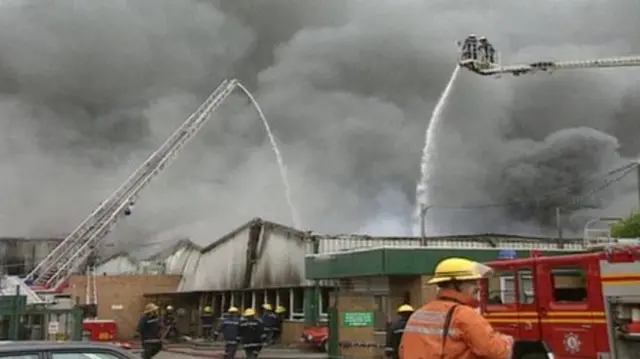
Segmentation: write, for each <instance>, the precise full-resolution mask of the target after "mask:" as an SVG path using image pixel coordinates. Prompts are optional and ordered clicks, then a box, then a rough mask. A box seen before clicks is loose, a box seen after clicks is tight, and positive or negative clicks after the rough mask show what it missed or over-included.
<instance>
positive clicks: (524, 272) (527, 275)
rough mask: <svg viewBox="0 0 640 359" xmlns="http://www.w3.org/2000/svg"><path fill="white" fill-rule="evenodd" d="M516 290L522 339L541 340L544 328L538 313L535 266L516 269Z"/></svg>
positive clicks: (520, 336)
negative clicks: (541, 325)
mask: <svg viewBox="0 0 640 359" xmlns="http://www.w3.org/2000/svg"><path fill="white" fill-rule="evenodd" d="M516 274H517V278H518V280H517V282H516V290H517V294H518V325H519V332H518V333H519V338H520V339H521V340H534V341H535V340H541V339H542V337H541V335H542V328H541V327H540V316H539V314H538V305H539V303H538V300H537V299H536V289H537V288H535V285H534V278H535V273H534V270H533V266H532V265H531V266H526V267H521V268H518V270H517V271H516Z"/></svg>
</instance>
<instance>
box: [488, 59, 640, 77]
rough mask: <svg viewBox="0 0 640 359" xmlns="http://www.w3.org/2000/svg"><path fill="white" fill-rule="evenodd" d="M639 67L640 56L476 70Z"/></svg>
mask: <svg viewBox="0 0 640 359" xmlns="http://www.w3.org/2000/svg"><path fill="white" fill-rule="evenodd" d="M635 66H640V56H629V57H612V58H606V59H593V60H575V61H541V62H534V63H531V64H521V65H507V66H495V67H489V68H487V69H478V71H479V72H481V74H482V75H499V74H513V75H516V76H517V75H522V74H529V73H535V72H539V71H544V72H549V73H551V72H553V71H555V70H565V69H590V68H611V67H635Z"/></svg>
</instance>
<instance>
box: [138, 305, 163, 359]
mask: <svg viewBox="0 0 640 359" xmlns="http://www.w3.org/2000/svg"><path fill="white" fill-rule="evenodd" d="M158 309H159V308H158V306H157V305H155V304H153V303H149V304H147V305H146V306H145V307H144V313H143V314H142V316H141V317H140V320H139V321H138V332H139V333H140V341H141V342H142V343H141V344H142V359H151V358H153V357H154V356H155V355H156V354H158V353H159V352H160V350H162V322H161V320H160V316H159V315H158Z"/></svg>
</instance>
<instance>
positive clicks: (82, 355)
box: [51, 351, 121, 359]
mask: <svg viewBox="0 0 640 359" xmlns="http://www.w3.org/2000/svg"><path fill="white" fill-rule="evenodd" d="M51 358H52V359H120V358H121V357H120V355H118V354H115V353H114V354H111V353H105V352H85V351H81V352H76V353H51Z"/></svg>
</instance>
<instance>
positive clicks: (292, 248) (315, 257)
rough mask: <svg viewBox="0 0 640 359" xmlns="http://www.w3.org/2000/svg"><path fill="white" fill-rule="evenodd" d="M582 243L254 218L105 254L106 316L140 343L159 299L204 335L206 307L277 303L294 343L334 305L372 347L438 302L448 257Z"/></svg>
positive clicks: (101, 274) (75, 294)
mask: <svg viewBox="0 0 640 359" xmlns="http://www.w3.org/2000/svg"><path fill="white" fill-rule="evenodd" d="M581 246H582V241H581V240H567V239H564V240H562V241H557V240H549V239H543V238H522V237H515V236H499V235H480V236H457V237H443V238H429V239H428V240H425V239H423V238H419V237H409V238H398V237H370V236H366V235H324V234H319V233H313V232H305V231H301V230H297V229H295V228H291V227H288V226H284V225H281V224H277V223H273V222H269V221H265V220H262V219H260V218H255V219H253V220H251V221H249V222H247V223H245V224H243V225H241V226H240V227H238V228H237V229H235V230H233V231H231V232H230V233H228V234H226V235H225V236H223V237H221V238H219V239H217V240H215V241H213V243H211V244H210V245H207V246H204V247H203V246H199V245H197V244H195V243H193V242H191V241H189V240H187V239H183V240H179V241H176V242H174V243H170V245H168V246H164V247H162V248H158V249H157V250H156V251H154V252H153V253H150V254H149V255H148V256H145V257H143V258H135V257H133V256H132V255H131V254H130V253H116V254H113V255H111V256H109V257H105V258H103V259H102V260H101V261H100V263H99V264H98V266H97V268H96V273H97V277H96V284H97V291H98V295H97V297H98V299H99V302H98V314H99V315H98V316H99V317H100V318H104V319H114V320H116V322H117V323H118V334H119V336H120V337H121V338H123V339H128V338H132V337H133V336H134V335H135V323H136V321H137V318H138V316H139V314H140V312H141V310H142V308H143V306H144V305H145V304H146V303H147V302H149V301H154V302H156V303H158V304H159V305H161V306H163V307H164V306H167V305H172V306H173V307H175V308H176V309H178V310H179V313H180V314H181V315H180V316H179V317H178V321H177V326H178V329H179V331H180V332H181V333H183V334H187V335H190V336H198V335H199V334H200V333H201V328H200V321H199V317H200V314H201V311H202V309H203V308H204V307H205V306H211V307H212V308H213V311H214V313H215V315H217V316H221V315H222V313H224V312H225V311H226V309H227V308H228V307H229V306H231V305H233V306H237V307H241V308H247V307H259V306H260V305H261V304H262V303H270V304H272V305H282V306H284V307H286V308H287V310H288V312H287V320H286V322H285V324H284V328H283V336H282V339H283V342H296V341H298V338H299V337H300V334H301V333H302V331H303V329H304V328H305V326H309V325H317V324H318V323H320V324H321V323H322V322H324V321H326V320H327V318H328V313H329V312H330V307H331V308H333V310H337V311H338V312H349V311H351V312H353V311H354V310H355V311H358V310H360V311H369V310H371V311H372V313H374V315H373V316H372V318H375V320H374V321H373V322H372V323H370V324H371V325H370V326H366V327H357V328H350V327H349V328H342V329H340V331H338V333H341V334H340V335H336V336H335V337H336V338H339V339H336V340H341V341H344V340H346V339H345V338H351V339H349V340H353V338H359V339H358V340H362V341H363V342H366V343H374V342H379V341H380V340H382V337H383V334H382V333H383V329H384V327H385V326H386V323H387V321H388V320H390V319H392V318H393V315H394V310H395V308H396V307H397V305H399V304H401V303H405V302H406V303H412V304H414V305H417V304H419V303H423V302H425V301H426V300H428V299H429V298H431V297H432V295H433V293H432V289H431V288H429V287H427V286H425V285H424V283H425V280H426V279H428V278H429V275H430V273H431V272H432V270H433V267H434V266H435V264H436V263H437V262H438V261H439V260H440V259H441V258H443V257H446V256H464V257H469V258H473V259H475V260H479V261H492V260H495V259H496V258H498V256H499V255H500V252H501V250H507V249H508V250H512V252H513V253H514V255H516V256H527V255H528V253H529V251H530V250H532V249H536V250H544V251H546V252H547V253H551V254H554V253H566V252H571V251H578V250H580V249H581ZM88 282H89V281H88V278H87V277H86V276H84V275H74V276H73V277H72V278H71V280H70V285H69V287H68V288H67V294H68V295H69V296H70V297H72V298H74V300H75V302H77V303H79V304H82V303H83V302H84V301H85V293H86V289H87V283H88ZM332 298H333V299H332ZM345 330H346V332H344V331H345ZM354 333H355V334H354ZM336 343H337V342H336ZM336 345H337V344H336Z"/></svg>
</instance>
